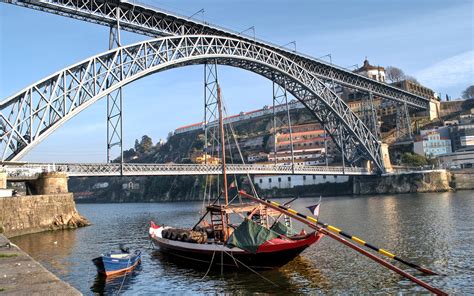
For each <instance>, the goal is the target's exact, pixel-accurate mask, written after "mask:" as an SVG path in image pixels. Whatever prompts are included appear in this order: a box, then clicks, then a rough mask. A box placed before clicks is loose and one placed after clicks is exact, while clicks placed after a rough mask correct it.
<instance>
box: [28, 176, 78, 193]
mask: <svg viewBox="0 0 474 296" xmlns="http://www.w3.org/2000/svg"><path fill="white" fill-rule="evenodd" d="M67 181H68V176H67V175H66V174H65V173H58V172H51V173H42V174H41V175H40V176H39V177H38V179H37V180H36V182H35V183H34V184H32V185H33V187H34V191H35V192H34V194H38V195H43V194H58V193H68V191H69V190H68V186H67Z"/></svg>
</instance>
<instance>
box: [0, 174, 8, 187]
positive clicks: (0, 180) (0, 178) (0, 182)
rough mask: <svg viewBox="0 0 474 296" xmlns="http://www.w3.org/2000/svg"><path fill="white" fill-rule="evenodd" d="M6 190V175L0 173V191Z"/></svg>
mask: <svg viewBox="0 0 474 296" xmlns="http://www.w3.org/2000/svg"><path fill="white" fill-rule="evenodd" d="M6 188H7V173H0V189H6Z"/></svg>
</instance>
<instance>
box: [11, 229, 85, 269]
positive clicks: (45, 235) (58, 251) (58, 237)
mask: <svg viewBox="0 0 474 296" xmlns="http://www.w3.org/2000/svg"><path fill="white" fill-rule="evenodd" d="M76 235H77V232H76V231H74V230H58V231H47V232H42V233H34V234H30V235H23V236H19V237H14V238H12V239H11V241H12V242H13V243H15V244H17V245H19V246H20V247H21V248H22V249H23V250H24V251H25V252H26V253H28V254H29V255H30V256H31V257H33V258H35V259H36V260H38V261H41V262H42V263H43V262H45V265H46V268H48V269H50V270H54V271H55V273H57V274H58V275H59V276H61V275H63V276H65V275H67V274H68V273H69V272H70V268H71V265H72V264H73V263H72V262H71V261H70V260H69V257H70V256H71V255H72V253H73V250H74V246H75V244H76Z"/></svg>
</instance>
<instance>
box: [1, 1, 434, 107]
mask: <svg viewBox="0 0 474 296" xmlns="http://www.w3.org/2000/svg"><path fill="white" fill-rule="evenodd" d="M0 2H4V3H9V4H14V5H18V6H22V7H27V8H32V9H36V10H40V11H44V12H49V13H53V14H58V15H61V16H66V17H70V18H74V19H79V20H82V21H87V22H92V23H96V24H100V25H105V26H110V27H113V26H116V25H117V23H120V29H123V30H127V31H130V32H134V33H138V34H142V35H147V36H151V37H164V36H177V35H216V36H222V37H231V38H235V39H239V40H244V41H249V42H253V43H255V44H256V45H259V46H261V47H266V48H269V49H272V50H273V51H276V52H278V53H280V54H282V55H284V56H286V57H288V59H290V60H292V61H293V62H296V63H299V64H300V66H301V67H303V68H305V69H307V70H308V71H310V72H312V73H313V74H314V75H315V76H316V77H318V78H319V79H322V80H323V81H331V82H334V83H336V84H339V85H343V86H347V87H350V88H353V89H358V90H362V91H366V92H372V94H373V95H376V96H380V97H383V98H386V99H390V100H395V101H399V102H403V103H405V102H406V103H407V105H408V106H410V107H413V108H418V109H423V110H424V109H427V108H428V104H429V99H428V98H424V97H420V96H418V95H415V94H413V93H410V92H407V91H404V90H401V89H399V88H396V87H393V86H391V85H388V84H385V83H381V82H379V81H376V80H373V79H370V78H367V77H365V76H362V75H358V74H355V73H353V72H352V71H350V70H347V69H345V68H342V67H337V66H335V65H333V64H329V63H326V62H324V61H322V60H319V59H315V58H314V57H311V56H308V55H304V54H302V53H299V52H296V51H289V50H287V49H286V48H285V47H284V46H281V45H275V44H272V43H270V42H267V41H263V40H259V39H256V38H255V37H249V36H246V35H242V34H241V33H238V32H235V31H232V30H229V29H226V28H222V27H220V26H217V25H214V24H209V23H207V22H200V21H197V20H193V19H190V18H189V17H185V16H180V15H178V14H176V13H172V12H169V11H165V10H163V9H161V8H156V7H151V6H149V5H144V4H140V3H137V1H135V0H133V1H126V0H0Z"/></svg>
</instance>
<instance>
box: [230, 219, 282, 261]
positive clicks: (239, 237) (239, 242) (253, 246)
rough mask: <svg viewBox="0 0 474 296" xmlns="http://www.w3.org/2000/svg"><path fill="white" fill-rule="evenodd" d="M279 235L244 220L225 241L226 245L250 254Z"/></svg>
mask: <svg viewBox="0 0 474 296" xmlns="http://www.w3.org/2000/svg"><path fill="white" fill-rule="evenodd" d="M279 236H280V234H278V233H276V232H275V231H272V230H269V229H267V228H265V227H263V226H261V225H260V224H258V223H255V222H254V221H252V220H249V219H245V220H244V221H243V222H242V223H241V224H240V225H239V227H237V228H236V229H235V230H234V232H233V233H232V235H231V236H230V237H229V239H228V240H227V245H228V246H231V247H238V248H241V249H243V250H246V251H247V252H250V253H252V254H255V253H257V249H258V247H259V246H260V245H262V244H263V243H265V242H267V241H269V240H271V239H274V238H277V237H279Z"/></svg>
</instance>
